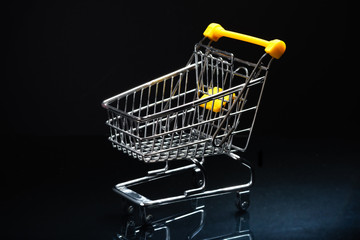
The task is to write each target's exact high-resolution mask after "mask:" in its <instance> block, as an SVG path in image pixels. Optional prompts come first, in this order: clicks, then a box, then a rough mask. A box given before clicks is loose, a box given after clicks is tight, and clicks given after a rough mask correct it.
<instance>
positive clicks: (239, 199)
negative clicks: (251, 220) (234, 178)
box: [235, 192, 250, 212]
mask: <svg viewBox="0 0 360 240" xmlns="http://www.w3.org/2000/svg"><path fill="white" fill-rule="evenodd" d="M235 205H236V207H237V208H238V209H239V211H240V212H246V210H247V209H248V208H249V206H250V197H249V192H237V193H236V201H235Z"/></svg>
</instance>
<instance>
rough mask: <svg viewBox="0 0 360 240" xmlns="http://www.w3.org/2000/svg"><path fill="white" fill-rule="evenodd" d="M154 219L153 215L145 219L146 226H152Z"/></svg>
mask: <svg viewBox="0 0 360 240" xmlns="http://www.w3.org/2000/svg"><path fill="white" fill-rule="evenodd" d="M153 219H154V217H153V215H151V214H149V215H147V216H146V217H145V224H146V225H151V223H152V221H153Z"/></svg>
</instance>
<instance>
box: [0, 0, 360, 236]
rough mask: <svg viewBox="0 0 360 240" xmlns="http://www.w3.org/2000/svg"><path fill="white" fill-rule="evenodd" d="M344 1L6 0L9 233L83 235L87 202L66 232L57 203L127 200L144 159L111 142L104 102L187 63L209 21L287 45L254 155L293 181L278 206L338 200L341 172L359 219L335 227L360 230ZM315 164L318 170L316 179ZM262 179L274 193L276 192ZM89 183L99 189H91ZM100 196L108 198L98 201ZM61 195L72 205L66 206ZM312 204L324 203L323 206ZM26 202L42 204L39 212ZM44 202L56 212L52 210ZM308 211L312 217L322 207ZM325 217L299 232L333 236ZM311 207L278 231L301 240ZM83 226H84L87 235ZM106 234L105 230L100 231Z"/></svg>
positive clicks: (233, 44) (354, 86) (284, 183)
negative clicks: (126, 188)
mask: <svg viewBox="0 0 360 240" xmlns="http://www.w3.org/2000/svg"><path fill="white" fill-rule="evenodd" d="M347 8H348V5H347V2H346V1H342V2H333V1H330V2H328V1H316V2H315V1H259V2H257V1H177V2H172V1H163V2H157V1H144V2H139V1H132V2H129V1H105V2H103V1H84V2H81V1H74V2H71V3H65V2H60V1H59V2H56V1H49V2H47V1H46V2H45V1H44V2H39V1H26V2H15V1H14V2H11V3H8V4H6V6H4V7H3V12H4V14H3V21H2V23H3V39H5V43H3V44H4V45H3V51H4V52H5V54H4V55H5V64H6V65H5V77H4V78H3V81H2V86H1V92H2V96H1V126H2V128H3V130H2V134H1V136H2V139H3V141H2V142H3V143H2V152H3V157H2V158H3V161H2V163H3V166H2V167H1V169H2V170H1V171H2V176H4V177H5V181H4V182H5V190H6V193H7V195H6V197H5V199H3V204H2V205H3V206H5V208H6V209H7V211H6V214H5V216H6V217H7V219H5V222H7V223H8V225H7V226H8V227H7V230H8V231H7V232H6V233H7V234H6V235H8V236H12V237H13V238H18V237H23V238H25V239H26V238H29V239H31V238H36V237H39V233H40V232H42V234H43V235H42V236H41V237H40V238H44V239H45V238H50V237H49V236H50V234H52V235H53V236H52V237H54V236H59V238H63V237H64V238H65V237H66V238H69V237H70V236H72V237H74V235H73V233H74V232H82V230H83V229H82V228H84V229H85V227H84V226H86V224H87V222H86V221H85V222H84V217H83V215H82V213H81V212H80V213H79V212H77V215H76V216H75V220H74V222H73V223H74V226H72V227H70V228H64V229H65V230H64V231H57V230H58V229H57V228H56V230H54V229H55V228H50V230H47V231H46V230H44V229H43V228H42V227H41V226H42V224H45V223H48V224H49V222H50V223H54V224H60V225H61V223H62V221H65V220H59V216H58V215H59V212H63V213H64V211H65V210H64V209H67V211H68V212H66V211H65V213H66V214H65V213H64V215H61V217H62V218H67V217H68V218H73V217H72V214H71V213H72V212H71V210H69V209H78V205H77V204H79V205H81V204H90V205H91V203H94V207H92V208H91V209H92V210H93V211H94V212H95V215H96V214H97V216H99V215H100V216H102V215H104V216H106V214H103V213H102V211H101V210H100V209H104V206H106V207H105V209H107V208H108V211H109V212H111V211H112V210H113V209H115V210H114V212H116V207H114V208H113V206H116V200H117V198H116V196H113V195H112V192H111V190H110V189H111V186H112V185H113V184H114V183H116V182H117V181H120V180H122V179H123V180H126V179H128V178H130V177H131V176H132V174H131V172H133V173H134V172H137V171H138V169H142V168H143V165H141V164H135V163H133V161H131V160H130V159H128V158H127V157H126V156H125V155H122V154H121V153H118V152H115V150H113V149H112V148H111V146H110V144H109V143H108V142H107V141H106V134H107V132H108V129H107V128H106V126H105V124H104V122H105V120H106V113H105V110H104V109H102V108H101V106H100V104H101V102H102V100H104V99H105V98H108V97H110V96H112V95H115V94H117V93H120V92H121V91H124V90H127V89H129V88H130V87H134V86H137V85H139V84H141V83H144V82H146V81H149V80H151V79H153V78H155V77H158V76H161V75H163V74H165V73H168V72H170V71H173V70H176V69H177V68H180V67H182V66H184V64H185V63H186V62H187V60H188V58H189V57H190V55H191V53H192V49H193V45H194V44H195V43H196V42H197V41H199V40H200V39H201V38H202V32H203V31H204V29H205V28H206V27H207V25H208V24H209V23H211V22H218V23H220V24H221V25H222V26H223V27H224V28H226V29H229V30H234V31H238V32H242V33H246V34H249V35H253V36H257V37H260V38H264V39H267V40H271V39H275V38H278V39H281V40H283V41H285V43H286V44H287V50H286V53H285V54H284V56H283V57H282V58H281V59H280V60H277V61H274V63H273V65H272V68H271V70H270V74H269V80H268V82H267V85H266V88H265V92H264V96H263V101H262V103H261V109H260V112H259V115H258V119H257V122H256V125H255V131H254V138H253V140H252V142H251V147H250V149H249V154H248V155H249V157H250V158H253V159H255V160H254V161H255V162H256V159H258V162H257V163H258V165H257V168H259V170H258V171H259V172H262V173H263V175H262V178H263V181H264V182H269V179H270V178H272V177H275V178H274V179H276V177H278V182H276V181H275V180H274V181H275V183H274V185H275V186H276V187H280V188H281V187H282V188H284V189H283V190H284V192H283V194H281V193H277V195H278V198H279V200H278V201H277V202H278V204H280V205H279V209H288V207H289V206H288V205H286V203H289V201H290V202H291V199H290V200H289V199H283V197H284V195H286V193H289V192H294V191H295V192H299V191H300V192H301V191H303V192H302V193H304V192H305V193H306V194H302V195H303V196H304V199H313V201H316V198H324V199H326V198H327V197H329V198H330V197H331V196H330V195H327V194H329V193H332V192H333V190H334V188H335V185H336V184H337V187H338V188H339V189H345V190H344V192H343V193H342V194H343V195H341V194H340V193H339V196H337V197H338V198H336V199H338V200H339V201H341V200H344V199H343V198H342V196H344V195H346V194H350V193H351V194H352V193H353V192H355V193H356V194H357V195H356V194H355V195H351V194H350V195H351V196H352V197H349V199H350V200H349V201H348V202H349V204H350V208H349V209H351V212H352V213H353V215H351V217H350V218H349V219H348V218H346V216H348V213H349V211H350V210H349V209H348V210H346V211H345V210H344V212H341V213H340V218H341V219H342V222H343V223H344V222H352V223H351V224H350V227H348V228H347V227H345V226H348V225H347V224H345V223H344V225H340V227H339V228H340V229H343V231H338V232H341V233H342V234H345V235H342V236H345V237H348V238H350V237H351V236H354V234H355V233H357V234H358V231H356V227H355V225H354V224H356V223H359V214H360V213H359V208H358V205H356V203H355V202H356V200H359V196H358V191H359V177H358V175H357V174H356V169H358V168H359V164H358V161H357V160H359V140H358V138H357V136H358V135H359V127H358V122H359V114H358V109H359V95H358V86H359V84H358V79H356V71H357V69H356V68H353V67H352V66H353V65H352V64H351V63H352V62H353V61H354V60H353V59H354V58H353V57H356V56H353V54H352V52H353V48H354V46H350V43H349V41H348V40H349V39H351V38H352V37H353V36H351V32H352V31H350V29H349V28H350V27H349V25H350V23H349V19H348V9H347ZM220 41H223V42H224V46H228V47H229V48H230V49H236V48H237V46H238V44H239V45H242V46H243V45H244V49H243V51H242V52H241V53H240V54H244V55H251V54H252V52H251V51H255V52H256V53H257V54H258V53H261V52H262V51H261V48H260V49H259V48H258V47H253V46H250V45H249V44H246V43H238V42H237V41H234V40H227V39H224V40H223V39H221V40H220ZM219 44H221V43H219ZM220 46H222V45H220ZM259 51H260V52H259ZM245 58H246V57H245ZM355 59H356V58H355ZM259 155H261V156H262V157H261V160H259ZM119 159H122V160H123V161H124V163H123V162H121V161H119ZM284 162H286V163H284ZM301 163H303V164H301ZM339 165H340V166H341V167H339ZM124 166H126V168H125V167H124ZM274 166H279V167H280V169H282V170H283V172H282V173H283V175H281V174H280V173H281V171H280V170H279V171H280V172H279V175H277V174H275V175H271V174H269V171H275V172H276V171H277V170H276V169H277V168H276V167H274ZM309 166H311V167H310V169H311V170H310V171H309ZM295 168H296V169H297V170H296V171H294V170H293V169H295ZM117 169H118V170H117ZM125 169H128V170H125ZM338 169H343V171H336V170H338ZM270 175H271V176H270ZM314 175H316V176H317V177H316V178H314V179H312V178H311V176H314ZM120 176H121V177H120ZM294 176H295V178H299V179H307V181H308V182H307V184H308V186H309V188H310V190H307V189H306V188H305V187H304V186H303V185H301V184H300V183H297V182H296V181H295V182H292V181H291V179H292V180H294V179H293V178H294ZM266 177H268V178H266ZM280 177H282V179H280ZM262 178H261V176H260V179H259V183H258V184H259V185H258V188H256V186H255V187H254V188H255V189H254V192H255V193H256V192H258V193H259V192H260V193H261V191H259V189H261V186H262V185H261V179H262ZM312 180H313V181H314V182H317V183H321V184H320V185H321V188H322V189H323V187H325V186H326V187H329V190H328V191H325V192H324V193H322V194H320V195H317V194H314V195H311V193H312V192H313V193H316V192H317V190H318V188H319V186H318V185H316V184H315V185H312V184H311V182H312ZM327 180H329V181H327ZM332 180H333V181H332ZM88 183H90V184H88ZM332 183H336V184H332ZM291 186H292V187H293V188H291ZM83 188H85V190H79V189H83ZM55 189H60V192H59V191H58V190H55ZM346 189H347V190H348V191H347V190H346ZM96 191H97V192H96ZM263 191H264V192H265V193H264V194H268V195H269V194H270V195H271V191H270V190H267V189H266V188H265V189H263ZM276 191H278V190H276ZM88 192H92V193H93V194H95V195H91V196H89V195H87V194H88ZM275 195H276V194H275ZM315 195H316V196H315ZM95 196H105V197H104V198H100V199H101V200H99V198H97V197H95ZM256 196H258V197H259V198H260V196H261V194H260V195H256V194H255V196H254V198H255V202H256V199H257V198H256ZM354 196H355V197H354ZM112 197H114V199H112ZM259 198H258V199H259ZM314 198H315V200H314ZM40 199H41V200H40ZM71 199H73V200H71ZM74 199H75V200H74ZM76 199H77V200H76ZM89 199H90V200H89ZM110 199H111V200H110ZM88 200H89V202H90V203H89V202H87V201H88ZM51 201H53V202H51ZM77 201H78V202H79V203H77ZM108 201H110V204H109V205H107V204H106V203H107V202H108ZM324 201H325V200H324ZM80 202H81V203H80ZM99 202H100V206H98V205H99V204H98V203H99ZM304 202H306V201H305V200H304ZM320 202H321V201H320ZM325 202H326V201H325ZM45 203H46V204H45ZM44 204H45V207H44V206H43V205H44ZM111 204H113V205H111ZM259 204H261V203H259ZM267 204H268V205H269V206H270V208H271V206H273V205H271V203H270V202H267ZM318 204H319V203H318ZM351 204H353V205H351ZM59 205H61V206H62V208H63V210H61V209H62V208H60V210H59ZM335 205H336V201H334V205H331V204H330V205H329V206H327V205H326V206H325V207H324V211H325V212H331V211H332V209H333V208H336V206H335ZM305 207H306V208H308V209H316V206H312V208H309V206H305ZM24 209H37V210H36V211H35V210H33V211H34V212H30V213H29V212H26V211H23V210H24ZM44 209H46V210H44ZM252 209H259V208H256V206H253V207H252ZM353 209H355V210H356V211H355V212H354V211H353ZM52 211H55V212H53V213H52ZM253 211H255V212H256V210H253ZM291 211H292V210H291V209H290V210H288V212H286V213H283V215H281V214H280V213H281V211H280V213H279V212H278V214H280V217H279V218H280V219H282V220H279V222H278V226H284V225H283V224H284V222H287V223H289V221H288V220H289V218H291V216H292V215H293V214H292V213H295V212H296V211H294V212H291ZM45 212H46V214H45ZM84 212H86V214H88V215H86V214H85V215H86V216H89V213H88V212H87V211H85V210H84ZM258 212H261V211H258ZM39 213H42V214H45V216H46V220H45V219H43V217H44V216H43V217H42V215H41V214H40V215H39ZM262 214H263V215H261V216H264V218H262V219H261V218H258V221H254V222H253V225H254V226H255V228H256V227H258V229H262V228H261V227H259V226H262V227H263V226H267V228H265V229H268V230H269V231H268V232H266V231H265V232H264V231H263V232H261V231H260V233H258V234H259V235H260V236H261V239H266V236H271V233H274V232H276V231H272V228H271V227H269V225H268V224H267V223H265V221H268V219H267V218H266V217H265V216H268V214H265V213H264V212H262ZM308 214H309V218H310V219H311V216H312V215H313V214H314V212H312V211H309V213H308ZM250 215H251V211H250ZM285 215H286V217H284V216H285ZM320 215H321V214H320ZM90 216H91V215H90ZM281 216H283V217H284V218H281ZM326 216H327V215H326V214H325V216H316V218H317V219H318V222H316V224H313V225H312V224H311V221H310V224H309V226H312V227H311V229H312V230H311V231H310V233H308V234H307V235H306V234H305V235H302V234H299V235H297V234H295V235H297V236H298V237H297V238H296V237H293V239H322V237H323V238H327V239H332V238H331V237H334V239H336V236H335V235H334V234H333V233H332V231H330V230H331V229H336V227H335V226H333V225H331V224H330V225H328V226H327V228H323V225H322V224H321V223H324V224H325V222H326V221H321V219H322V217H323V218H324V219H325V218H326ZM113 218H114V219H116V217H113ZM19 219H22V222H21V221H20V223H19V222H18V221H19ZM55 219H56V220H55ZM255 219H256V217H255ZM304 219H306V218H304ZM304 219H302V221H299V222H297V223H296V224H294V226H292V225H291V224H288V225H286V226H289V227H288V228H286V227H284V229H286V231H284V232H283V235H280V237H279V238H281V239H290V238H287V237H286V236H293V235H291V234H294V233H297V232H296V231H298V229H296V227H297V228H301V229H305V231H306V227H307V226H308V225H306V224H305V223H309V221H308V220H304ZM261 220H263V222H262V221H261ZM53 221H55V222H53ZM111 221H112V220H109V219H107V222H106V224H105V223H104V222H101V223H100V224H97V226H100V225H102V226H103V225H107V224H109V222H111ZM114 221H115V222H116V220H114ZM79 222H81V223H79ZM262 224H263V225H262ZM110 225H111V224H110ZM295 225H296V226H295ZM26 226H27V227H26ZM34 226H36V227H34ZM79 226H81V227H80V230H79V228H77V227H79ZM59 228H61V227H59ZM250 229H251V224H250ZM322 230H324V231H325V233H324V234H322V232H323V231H322ZM60 232H62V234H63V235H61V234H60ZM84 232H86V231H85V230H84ZM99 232H100V233H102V231H99ZM103 232H104V233H105V232H106V234H108V235H111V234H110V233H109V232H107V231H105V230H103ZM333 232H335V230H334V231H333ZM267 233H268V234H270V235H268V234H267ZM47 234H48V235H47ZM59 234H60V235H59ZM106 234H105V235H106ZM262 234H263V235H262ZM286 234H290V235H286ZM77 236H78V235H77ZM274 236H275V235H273V238H274ZM276 236H278V235H276ZM301 236H304V237H303V238H302V237H301ZM78 237H79V238H82V237H81V234H80V236H78ZM255 237H256V231H255ZM337 237H340V235H337ZM70 238H71V237H70ZM90 238H91V237H90ZM96 238H101V237H100V234H99V236H97V237H96ZM105 238H107V237H105ZM270 238H271V237H269V239H270ZM279 238H274V239H279ZM339 239H340V238H339Z"/></svg>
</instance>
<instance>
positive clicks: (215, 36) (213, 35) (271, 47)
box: [204, 23, 286, 59]
mask: <svg viewBox="0 0 360 240" xmlns="http://www.w3.org/2000/svg"><path fill="white" fill-rule="evenodd" d="M204 36H205V37H207V38H209V39H210V40H212V41H215V42H216V41H217V40H219V38H221V37H228V38H233V39H237V40H241V41H245V42H249V43H253V44H256V45H260V46H263V47H265V52H267V53H268V54H270V56H272V57H273V58H276V59H279V58H280V57H281V56H282V55H283V54H284V52H285V49H286V44H285V43H284V42H283V41H281V40H279V39H274V40H271V41H267V40H264V39H261V38H257V37H252V36H249V35H246V34H242V33H237V32H232V31H228V30H225V29H224V28H223V27H222V26H221V25H220V24H217V23H210V24H209V26H208V27H207V28H206V29H205V31H204Z"/></svg>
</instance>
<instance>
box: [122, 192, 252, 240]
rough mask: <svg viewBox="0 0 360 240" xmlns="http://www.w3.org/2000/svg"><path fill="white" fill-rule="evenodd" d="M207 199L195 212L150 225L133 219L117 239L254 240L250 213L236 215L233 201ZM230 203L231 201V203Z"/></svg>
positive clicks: (179, 213) (194, 207) (179, 210)
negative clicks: (138, 222)
mask: <svg viewBox="0 0 360 240" xmlns="http://www.w3.org/2000/svg"><path fill="white" fill-rule="evenodd" d="M208 200H209V198H207V199H204V201H201V203H200V204H199V202H198V201H196V202H193V203H194V204H193V205H192V209H183V208H181V207H177V208H176V210H177V211H176V213H173V214H170V215H166V216H165V217H164V218H160V219H157V220H156V221H153V222H152V223H151V224H146V225H137V224H136V221H135V220H134V219H133V217H132V216H129V217H128V218H126V219H122V224H121V229H120V231H119V232H118V233H117V234H116V236H117V237H116V239H124V240H138V239H193V240H196V239H214V240H215V239H219V240H220V239H242V240H245V239H249V240H250V239H253V234H252V232H251V231H250V226H249V213H244V214H234V212H233V210H232V209H233V205H232V204H231V201H232V198H229V197H228V196H224V197H222V198H221V199H220V202H221V203H223V204H218V203H219V201H215V202H214V201H213V202H212V201H208ZM229 200H230V201H229Z"/></svg>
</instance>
